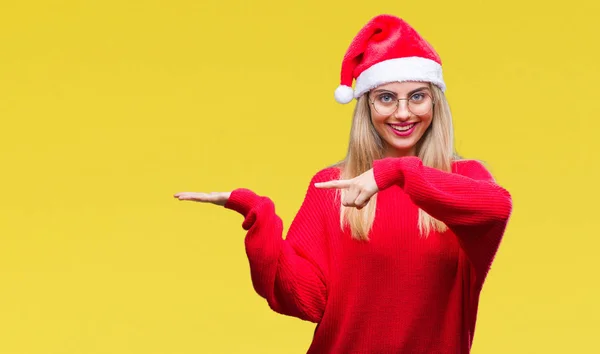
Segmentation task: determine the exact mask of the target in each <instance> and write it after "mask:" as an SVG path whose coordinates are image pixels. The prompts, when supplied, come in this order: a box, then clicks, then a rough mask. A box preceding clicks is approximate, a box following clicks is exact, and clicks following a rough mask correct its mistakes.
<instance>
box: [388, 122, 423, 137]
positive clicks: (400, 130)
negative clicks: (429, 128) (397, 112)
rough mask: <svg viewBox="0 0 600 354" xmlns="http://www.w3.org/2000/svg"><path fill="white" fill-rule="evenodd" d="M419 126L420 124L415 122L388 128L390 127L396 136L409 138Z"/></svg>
mask: <svg viewBox="0 0 600 354" xmlns="http://www.w3.org/2000/svg"><path fill="white" fill-rule="evenodd" d="M418 124H419V123H418V122H414V123H409V124H402V125H394V124H388V126H389V127H390V130H391V131H392V132H393V133H394V134H396V135H398V136H408V135H410V134H411V133H412V132H413V131H414V130H415V127H416V126H417V125H418Z"/></svg>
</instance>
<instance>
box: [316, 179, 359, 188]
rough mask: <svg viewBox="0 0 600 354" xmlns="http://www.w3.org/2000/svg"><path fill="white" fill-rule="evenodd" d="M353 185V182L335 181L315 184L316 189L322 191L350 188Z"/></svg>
mask: <svg viewBox="0 0 600 354" xmlns="http://www.w3.org/2000/svg"><path fill="white" fill-rule="evenodd" d="M351 184H352V182H351V181H350V180H334V181H327V182H318V183H315V187H317V188H321V189H331V188H338V189H340V188H348V187H350V185H351Z"/></svg>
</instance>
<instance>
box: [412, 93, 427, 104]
mask: <svg viewBox="0 0 600 354" xmlns="http://www.w3.org/2000/svg"><path fill="white" fill-rule="evenodd" d="M426 97H427V96H425V94H424V93H423V92H417V93H415V94H413V95H412V96H410V100H411V101H414V102H421V101H423V100H424V99H425V98H426Z"/></svg>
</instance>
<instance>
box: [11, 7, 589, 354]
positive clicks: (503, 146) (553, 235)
mask: <svg viewBox="0 0 600 354" xmlns="http://www.w3.org/2000/svg"><path fill="white" fill-rule="evenodd" d="M599 9H600V5H598V2H596V1H594V0H586V1H576V2H571V3H565V2H564V1H563V2H556V4H548V2H545V1H541V0H540V1H531V2H527V1H517V0H507V1H501V2H490V3H487V4H485V3H484V2H482V1H447V0H444V1H436V0H429V1H400V2H398V1H396V2H374V1H350V0H347V1H336V2H333V1H315V0H309V1H299V0H298V1H291V2H290V1H288V2H286V1H267V0H260V1H219V0H210V1H207V0H196V1H191V0H189V1H184V0H171V1H122V0H120V1H116V0H110V1H108V0H105V1H91V0H90V1H69V0H64V1H8V0H4V1H3V2H2V5H1V6H0V45H1V48H0V117H1V122H2V125H1V127H2V128H1V130H0V148H1V149H0V154H1V155H0V166H1V168H2V182H1V184H0V188H1V190H0V200H1V202H0V208H1V209H0V237H1V238H0V240H1V244H0V353H1V354H34V353H35V354H51V353H56V354H58V353H61V354H75V353H78V354H79V353H82V354H88V353H89V354H92V353H94V354H95V353H115V354H120V353H136V354H137V353H140V354H141V353H144V354H151V353H168V354H184V353H186V354H187V353H304V352H305V351H306V349H307V348H308V345H309V343H310V340H311V335H312V331H313V328H314V326H313V325H312V324H310V323H307V322H302V321H300V320H297V319H294V318H290V317H285V316H281V315H278V314H275V313H273V312H272V311H271V310H270V309H269V308H268V306H267V304H266V302H264V300H263V299H261V298H260V297H259V296H258V295H256V294H255V293H254V291H253V289H252V285H251V283H250V276H249V271H248V264H247V260H246V258H245V251H244V248H243V237H244V235H245V233H244V231H243V230H242V228H241V222H242V218H241V216H240V215H238V214H237V213H235V212H232V211H228V210H224V209H221V208H219V207H216V206H213V205H201V204H195V203H190V202H179V201H176V200H175V199H173V198H172V195H173V194H174V193H175V192H179V191H189V190H192V191H224V190H231V189H233V188H236V187H246V188H251V189H253V190H255V191H256V192H257V193H259V194H262V195H267V196H269V197H271V198H272V199H273V200H274V201H275V203H276V205H277V210H278V212H279V214H280V216H281V217H282V218H283V220H284V221H285V225H286V227H287V226H288V225H289V223H290V221H291V219H292V218H293V215H294V214H295V212H296V211H297V208H298V207H299V205H300V202H301V200H302V197H303V196H304V191H305V189H306V186H307V184H308V181H309V179H310V177H311V176H312V175H313V174H314V173H315V172H316V171H318V170H319V169H321V168H323V167H325V166H327V165H329V164H331V163H333V162H335V161H337V160H339V159H341V158H342V157H343V155H344V153H345V149H346V144H347V139H348V132H349V127H350V115H351V112H352V108H353V104H350V105H345V106H344V105H340V104H337V103H336V102H335V101H334V99H333V91H334V89H335V88H336V87H337V85H338V83H339V71H340V63H341V59H342V56H343V54H344V52H345V50H346V48H347V46H348V44H349V43H350V40H351V39H352V37H353V36H354V35H355V34H356V32H357V31H358V30H359V29H360V27H361V26H362V25H364V23H366V21H368V20H369V19H370V18H371V17H372V16H374V15H376V14H378V13H392V14H395V15H398V16H401V17H404V18H405V19H406V20H407V21H408V22H409V23H411V24H412V25H413V26H414V27H416V28H417V29H418V30H419V31H420V33H421V34H422V35H423V36H425V37H426V38H427V39H428V40H429V41H430V42H431V43H432V44H433V45H434V47H435V48H436V49H437V50H438V52H439V53H440V55H441V56H442V60H443V62H444V68H445V69H444V70H445V78H446V81H447V84H448V86H449V89H448V92H447V94H448V98H449V101H450V104H451V108H452V110H453V113H454V119H455V129H456V140H457V147H458V150H459V152H460V153H461V154H462V155H464V156H465V157H468V158H477V159H482V160H484V161H486V162H487V163H488V164H489V166H490V168H491V170H492V172H493V174H494V175H495V176H496V178H497V180H498V182H499V183H501V184H502V185H504V186H505V187H506V188H507V189H509V190H510V191H511V192H512V195H513V198H514V213H513V217H512V220H511V223H510V225H509V228H508V230H507V233H506V237H505V240H504V242H503V244H502V246H501V249H500V252H499V254H498V257H497V258H496V262H495V263H494V266H493V269H492V272H491V273H490V277H489V278H488V282H487V284H486V287H485V288H484V291H483V294H482V298H481V307H480V312H479V321H478V326H477V331H476V335H475V341H474V349H473V353H476V354H482V353H486V354H487V353H599V352H600V345H599V344H598V342H597V340H596V338H595V337H596V336H597V334H598V333H599V332H600V324H599V319H600V306H599V305H598V300H599V299H600V283H599V278H598V270H599V269H600V265H599V263H598V262H599V261H598V249H599V247H600V240H599V237H598V236H599V232H598V225H597V223H598V209H599V207H598V200H599V198H600V195H599V193H598V181H599V179H600V173H599V167H598V159H597V153H598V152H599V151H600V143H599V140H600V139H598V137H597V135H598V129H599V128H600V123H599V121H600V117H599V116H598V112H597V107H598V104H597V102H598V97H599V96H598V94H599V90H598V85H599V84H600V69H598V62H600V55H599V53H598V46H597V39H596V34H597V24H596V21H597V19H598V14H599V12H600V11H599Z"/></svg>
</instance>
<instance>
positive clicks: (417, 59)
mask: <svg viewBox="0 0 600 354" xmlns="http://www.w3.org/2000/svg"><path fill="white" fill-rule="evenodd" d="M353 79H356V85H355V87H354V90H353V89H352V80H353ZM402 81H422V82H431V83H433V84H435V85H437V86H438V87H440V89H441V90H442V91H445V90H446V85H445V84H444V79H443V76H442V61H441V59H440V57H439V55H438V54H437V53H436V52H435V50H434V49H433V47H432V46H431V45H430V44H429V43H428V42H427V41H425V39H423V38H422V37H421V36H420V35H419V33H417V31H416V30H415V29H414V28H412V27H411V26H410V25H409V24H408V23H406V22H405V21H404V20H402V19H400V18H398V17H395V16H391V15H379V16H377V17H375V18H373V19H372V20H371V21H369V22H368V23H367V24H366V25H365V26H364V27H363V28H362V29H361V30H360V31H359V32H358V34H357V35H356V37H354V40H353V41H352V43H350V47H349V48H348V50H347V52H346V54H345V55H344V59H343V61H342V72H341V84H340V86H339V87H338V88H337V89H336V90H335V100H336V101H338V102H339V103H349V102H351V101H352V99H353V98H359V97H360V96H362V95H363V94H364V93H365V92H368V91H369V90H371V89H373V88H375V87H377V86H379V85H383V84H386V83H390V82H402Z"/></svg>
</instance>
